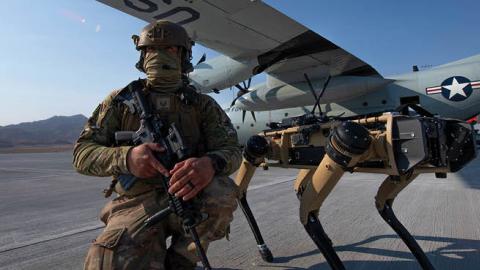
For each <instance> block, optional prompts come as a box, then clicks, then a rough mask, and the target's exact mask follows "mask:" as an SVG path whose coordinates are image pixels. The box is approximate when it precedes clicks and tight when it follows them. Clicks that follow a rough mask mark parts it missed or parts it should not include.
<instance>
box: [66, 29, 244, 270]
mask: <svg viewBox="0 0 480 270" xmlns="http://www.w3.org/2000/svg"><path fill="white" fill-rule="evenodd" d="M133 38H134V42H135V45H136V48H137V50H139V51H140V61H139V62H138V63H137V65H136V66H137V68H138V69H140V70H141V71H143V72H145V73H146V75H147V78H146V79H145V80H143V84H144V87H145V88H144V89H142V90H143V93H144V95H145V97H146V99H147V101H148V102H149V103H150V105H151V107H152V109H153V110H154V113H155V114H157V115H158V116H159V117H160V119H163V120H164V123H165V124H170V123H175V125H176V127H177V128H178V129H179V131H180V133H181V134H182V136H183V139H184V143H185V144H186V145H187V147H188V148H189V149H190V150H191V151H192V153H193V155H192V156H193V157H192V158H188V159H186V160H184V161H182V162H179V163H177V164H176V165H175V167H174V168H173V169H172V170H171V171H168V170H167V169H165V168H164V167H163V165H162V164H161V163H160V162H159V161H158V160H157V159H155V157H154V154H153V153H155V152H158V153H160V154H161V153H162V151H163V149H162V148H161V147H160V146H159V145H157V144H153V143H146V144H141V145H138V146H135V147H134V146H131V145H123V144H122V145H118V144H117V143H116V141H115V138H114V135H115V132H116V131H135V130H137V129H138V128H139V126H140V123H139V116H138V115H137V114H135V110H133V109H132V106H131V100H129V99H128V98H127V96H126V95H125V93H126V92H127V89H126V88H124V89H121V90H117V91H113V92H112V93H111V94H110V95H109V96H108V97H107V98H106V99H105V100H104V101H103V102H102V103H101V104H100V105H99V106H98V107H97V108H96V109H95V111H94V112H93V115H92V117H90V118H89V120H88V122H87V124H86V126H85V129H84V130H83V132H82V133H81V135H80V138H79V139H78V141H77V143H76V145H75V148H74V153H73V155H74V159H73V164H74V166H75V168H76V169H77V171H78V172H80V173H82V174H86V175H94V176H113V181H112V184H111V186H110V190H107V191H106V195H110V194H111V193H112V191H115V192H116V193H117V194H118V196H117V197H116V198H115V199H113V200H112V201H110V202H109V203H107V205H106V206H105V207H104V208H103V210H102V211H101V214H100V219H101V220H102V221H103V222H104V223H105V224H106V227H105V229H104V231H103V232H102V233H101V234H100V235H99V236H98V237H97V238H96V240H95V241H94V242H93V244H92V246H91V247H90V249H89V251H88V254H87V257H86V260H85V266H84V267H85V269H194V268H195V265H196V263H197V262H198V261H199V257H198V256H197V255H196V251H195V245H194V243H193V242H192V239H191V238H190V237H189V235H186V234H185V232H184V231H183V228H182V224H181V222H180V220H179V218H178V217H177V216H175V215H170V216H168V218H166V219H165V220H163V221H161V222H159V223H158V224H156V225H155V226H154V227H152V228H149V229H146V230H139V228H140V227H141V225H142V223H143V221H144V220H146V219H147V218H148V217H149V216H151V215H152V214H154V213H156V212H158V211H159V210H161V209H164V208H165V207H167V206H168V203H167V193H166V192H167V191H165V190H163V189H162V188H161V185H160V181H161V179H160V178H159V177H158V176H159V174H163V175H165V176H171V180H170V185H171V186H170V188H169V190H168V192H169V193H170V194H175V196H176V197H178V198H181V199H183V200H186V201H187V200H192V201H193V204H194V206H195V208H196V209H198V210H199V211H200V212H201V213H206V214H208V218H207V219H206V220H205V221H203V222H202V223H200V225H199V226H197V231H198V234H199V236H200V240H201V242H202V246H203V247H204V248H205V249H206V248H207V247H208V244H209V243H210V242H211V241H214V240H217V239H221V238H223V237H225V236H227V234H228V231H229V224H230V222H231V221H232V219H233V215H232V213H233V211H234V210H235V209H236V207H237V204H236V200H235V199H236V196H237V189H236V186H235V184H234V183H233V181H232V180H231V179H230V178H229V177H228V175H230V174H231V173H233V172H234V171H235V170H236V169H237V168H238V167H239V165H240V161H241V154H240V148H239V145H238V140H237V134H236V131H235V129H234V128H233V126H232V124H231V122H230V119H229V118H228V117H227V115H226V114H225V113H224V111H223V110H222V109H221V108H220V106H219V105H218V104H217V103H216V102H215V100H213V99H212V98H211V97H209V96H207V95H203V94H199V93H197V92H196V91H195V89H193V87H191V86H189V85H188V84H187V83H186V81H188V80H187V79H186V74H188V72H190V71H192V69H193V68H192V65H191V63H190V60H191V46H192V43H193V42H192V41H191V40H190V38H189V37H188V34H187V32H186V31H185V29H184V28H183V27H181V26H179V25H177V24H175V23H172V22H168V21H157V22H153V23H151V24H149V25H147V26H146V27H145V28H144V29H143V30H142V32H141V34H140V37H138V36H134V37H133ZM122 174H133V175H134V176H136V177H137V179H138V180H136V181H135V184H134V185H133V186H132V187H131V188H128V189H127V188H126V187H123V186H122V184H121V183H120V182H119V181H117V179H116V176H118V175H122ZM109 193H110V194H109ZM168 237H171V244H170V245H168V246H167V244H166V239H167V238H168Z"/></svg>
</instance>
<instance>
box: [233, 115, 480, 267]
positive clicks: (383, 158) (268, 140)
mask: <svg viewBox="0 0 480 270" xmlns="http://www.w3.org/2000/svg"><path fill="white" fill-rule="evenodd" d="M274 127H275V129H271V130H266V131H264V132H262V133H261V134H259V135H255V136H252V137H251V138H250V139H249V140H248V142H247V145H246V147H245V149H244V159H243V162H242V165H241V167H240V170H239V171H238V174H237V176H236V179H235V183H236V184H237V185H238V186H239V188H240V190H241V196H240V198H239V203H240V206H241V208H242V210H243V211H244V213H245V214H246V217H247V220H248V222H249V224H250V227H251V229H252V231H253V233H254V235H255V238H256V240H257V244H258V247H259V251H260V253H261V254H262V257H263V259H264V260H265V261H272V260H273V256H272V254H271V252H270V250H269V249H268V247H267V246H266V244H265V242H264V241H263V238H262V235H261V233H260V231H259V229H258V226H257V223H256V221H255V218H254V216H253V215H252V213H251V211H250V208H249V206H248V203H247V200H246V191H247V187H248V185H249V183H250V180H251V179H252V177H253V175H254V173H255V170H256V168H257V167H258V166H261V167H281V168H296V169H300V172H299V174H298V176H297V178H296V180H295V182H294V189H295V192H296V193H297V197H298V199H299V200H300V221H301V223H302V224H303V226H304V227H305V230H306V231H307V233H308V234H309V236H310V237H311V238H312V240H313V241H314V242H315V244H316V245H317V247H318V248H319V250H320V251H321V252H322V254H323V255H324V256H325V258H326V260H327V262H328V264H329V265H330V267H331V268H332V269H345V267H344V265H343V263H342V261H341V260H340V258H339V257H338V255H337V253H336V252H335V250H334V248H333V244H332V241H331V240H330V239H329V237H328V236H327V234H326V233H325V231H324V230H323V227H322V224H321V223H320V221H319V219H318V215H319V210H320V207H321V206H322V203H323V202H324V201H325V199H326V198H327V196H328V195H329V194H330V192H331V191H332V190H333V188H334V187H335V185H336V184H337V183H338V181H339V180H340V178H341V177H342V176H343V174H344V173H345V172H347V171H348V172H352V173H355V172H367V173H378V174H386V175H387V178H386V179H385V180H384V181H383V183H382V184H381V185H380V187H379V189H378V192H377V195H376V197H375V204H376V207H377V209H378V212H379V213H380V215H381V216H382V218H383V219H384V220H385V221H386V222H387V223H388V224H389V225H390V226H391V227H392V228H393V230H395V232H396V233H397V234H398V235H399V236H400V238H401V239H402V240H403V241H404V242H405V244H406V245H407V246H408V248H409V249H410V251H411V252H412V253H413V255H414V256H415V257H416V259H417V260H418V262H419V264H420V265H421V266H422V268H423V269H434V267H433V266H432V264H431V263H430V261H429V260H428V258H427V256H426V255H425V253H424V252H423V251H422V249H421V248H420V246H419V245H418V243H417V242H416V241H415V239H414V238H413V237H412V235H411V234H410V233H409V232H408V230H407V229H406V228H405V227H404V226H403V225H402V224H401V223H400V221H398V219H397V218H396V216H395V214H394V212H393V209H392V205H393V201H394V199H395V198H396V196H397V195H398V194H399V193H400V192H401V191H402V190H403V189H404V188H405V187H406V186H407V185H408V184H410V183H411V182H412V181H413V179H415V178H416V177H417V176H418V175H419V174H423V173H435V176H436V177H441V178H444V177H446V174H447V173H449V172H456V171H458V170H460V169H461V168H463V167H464V166H465V165H466V164H467V163H468V162H470V161H471V160H472V159H474V158H475V156H476V146H475V140H474V134H475V133H474V130H473V127H472V126H471V125H470V124H468V123H466V122H464V121H459V120H455V119H445V118H438V117H427V116H418V115H417V116H409V115H402V114H399V113H383V114H378V115H376V116H371V117H368V116H359V117H356V118H349V119H348V120H347V119H340V118H338V119H335V120H329V121H325V119H320V118H318V119H317V118H316V117H315V116H313V115H312V114H309V115H306V116H301V117H296V118H290V119H286V120H284V121H282V123H280V124H278V125H276V126H274Z"/></svg>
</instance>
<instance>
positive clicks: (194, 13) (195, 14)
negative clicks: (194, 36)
mask: <svg viewBox="0 0 480 270" xmlns="http://www.w3.org/2000/svg"><path fill="white" fill-rule="evenodd" d="M182 11H185V12H187V13H190V16H191V17H190V18H187V19H185V20H183V21H179V22H177V23H178V24H180V25H184V24H187V23H191V22H194V21H196V20H198V19H199V18H200V13H198V11H196V10H194V9H192V8H189V7H176V8H174V9H171V10H169V11H167V12H164V13H162V14H158V15H156V16H154V18H155V19H157V20H160V19H165V18H167V17H169V16H171V15H173V14H177V13H180V12H182Z"/></svg>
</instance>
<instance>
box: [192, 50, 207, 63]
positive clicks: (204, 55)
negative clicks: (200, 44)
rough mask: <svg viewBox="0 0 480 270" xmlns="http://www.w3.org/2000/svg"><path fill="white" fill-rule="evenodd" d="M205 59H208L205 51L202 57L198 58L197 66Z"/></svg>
mask: <svg viewBox="0 0 480 270" xmlns="http://www.w3.org/2000/svg"><path fill="white" fill-rule="evenodd" d="M205 60H207V54H206V53H203V55H202V57H200V59H199V60H198V62H197V64H196V65H195V66H198V65H199V64H201V63H203V62H205Z"/></svg>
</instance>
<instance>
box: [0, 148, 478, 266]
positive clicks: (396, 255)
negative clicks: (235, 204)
mask: <svg viewBox="0 0 480 270" xmlns="http://www.w3.org/2000/svg"><path fill="white" fill-rule="evenodd" d="M296 172H297V170H286V169H270V170H268V171H264V170H261V169H260V170H257V174H256V175H255V177H254V179H253V180H252V184H251V186H250V190H249V193H248V198H249V202H250V205H251V207H252V210H253V212H254V214H255V216H256V217H257V220H258V222H259V226H260V229H261V231H262V233H263V236H264V238H265V239H266V242H267V244H268V245H269V247H270V249H271V250H272V252H273V254H274V256H275V260H274V262H273V263H265V262H263V261H262V260H261V258H260V256H259V255H258V254H257V249H256V243H255V241H254V238H253V235H252V234H251V232H250V228H249V227H248V224H247V222H246V220H245V218H244V216H243V214H242V213H241V211H240V210H239V209H238V210H237V211H236V213H235V219H234V221H233V223H232V227H231V234H230V241H227V240H221V241H217V242H215V243H213V244H212V245H211V247H210V249H209V252H208V255H209V259H210V262H211V264H212V266H213V267H214V268H215V269H228V270H233V269H292V270H293V269H330V268H329V267H328V265H327V263H326V262H325V260H324V258H323V256H322V255H321V254H320V253H319V251H318V250H317V248H316V246H315V245H314V244H313V242H312V241H311V240H310V238H309V237H308V235H307V234H306V232H305V231H304V229H303V226H302V225H301V224H300V222H299V220H298V201H297V199H296V196H295V194H294V192H293V188H292V183H293V179H294V178H295V176H296ZM478 175H480V159H477V160H475V161H473V162H472V163H470V164H469V165H468V166H467V167H466V168H465V169H464V170H463V171H461V172H460V173H457V174H449V175H448V178H447V179H435V178H434V177H433V175H422V176H421V177H419V178H417V180H415V181H414V183H413V184H411V185H410V186H409V187H407V189H406V190H405V191H403V192H402V193H400V195H399V197H398V199H397V200H396V201H395V204H394V209H395V210H396V213H397V216H398V217H399V219H400V220H401V221H402V222H403V224H404V225H405V226H406V227H407V228H408V229H409V230H410V232H411V233H412V235H414V237H415V238H416V239H417V240H418V242H419V244H420V246H421V247H422V248H423V250H424V251H425V252H426V254H427V256H428V257H429V259H430V260H431V262H432V264H433V265H434V266H435V268H436V269H478V265H480V226H479V224H480V179H479V178H478ZM383 178H384V176H382V175H372V174H346V175H345V176H344V177H343V179H342V180H341V181H340V183H339V184H338V186H337V187H336V188H335V190H334V191H333V193H332V194H331V196H330V197H329V198H328V199H327V201H326V202H325V204H324V205H323V207H322V209H321V212H320V219H321V220H322V221H323V224H324V228H325V230H326V232H327V233H328V234H329V236H330V238H331V239H332V241H333V243H334V245H335V248H336V250H337V251H338V254H339V256H340V258H341V259H342V260H343V262H344V264H345V266H346V268H347V269H365V270H367V269H368V270H371V269H398V270H400V269H402V270H405V269H420V267H419V265H418V264H417V262H416V260H415V259H414V257H413V255H412V254H411V253H410V252H409V251H408V249H407V247H406V246H405V245H404V244H403V242H402V241H401V240H400V239H399V238H398V237H397V236H396V234H395V233H394V232H393V230H392V229H391V228H390V227H389V226H388V225H387V224H386V223H385V222H384V221H383V220H382V219H381V217H380V216H379V215H378V214H377V212H376V209H375V207H374V203H373V198H374V196H375V194H376V191H377V188H378V186H379V185H380V183H381V181H382V180H383ZM109 182H110V181H109V179H108V178H96V177H87V176H82V175H79V174H78V173H76V172H75V171H74V170H73V168H72V166H71V153H70V152H62V153H35V154H0V191H1V192H0V202H1V203H0V220H1V222H0V269H36V270H38V269H82V265H83V258H84V256H85V254H86V251H87V249H88V246H89V244H90V243H91V241H92V240H93V239H94V238H95V237H96V236H97V235H98V234H99V233H100V231H101V230H102V227H103V226H102V224H101V223H100V222H99V221H98V218H97V215H98V213H99V211H100V209H101V208H102V207H103V205H104V204H105V202H106V201H107V199H105V198H103V194H102V193H101V191H102V190H103V189H104V188H105V187H107V186H108V184H109Z"/></svg>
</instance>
